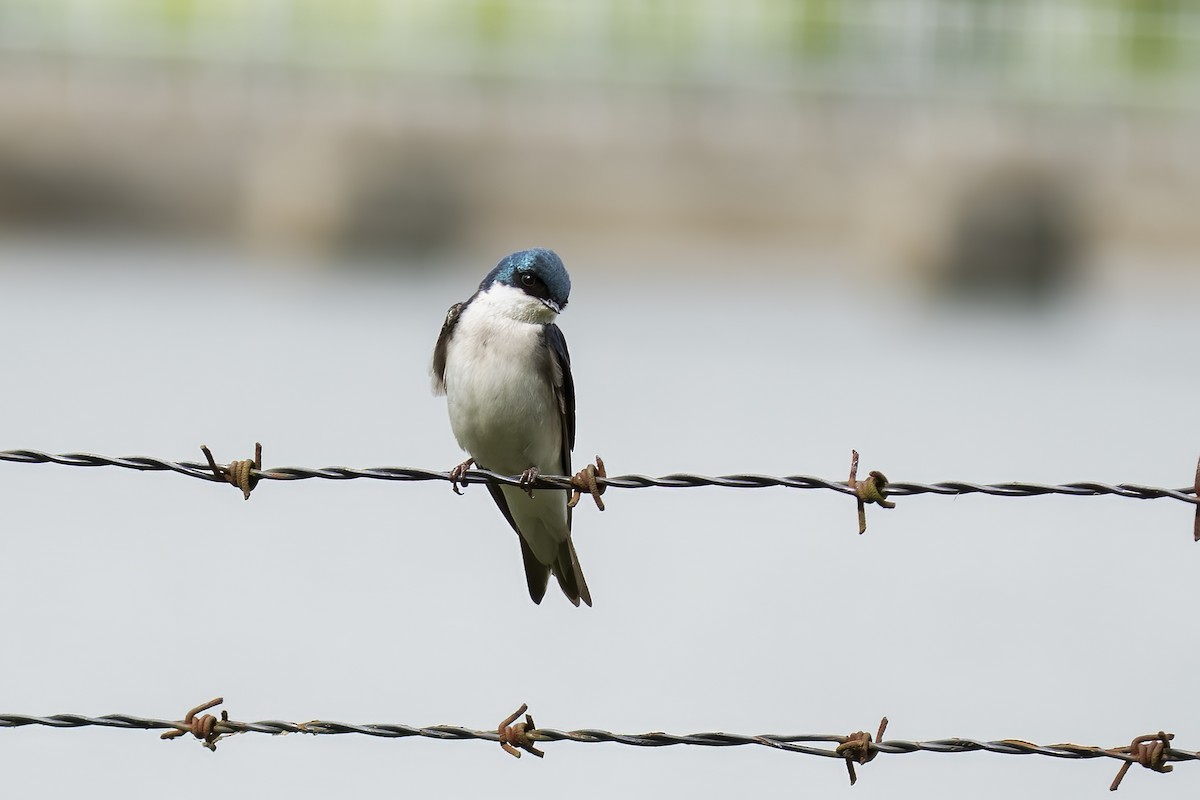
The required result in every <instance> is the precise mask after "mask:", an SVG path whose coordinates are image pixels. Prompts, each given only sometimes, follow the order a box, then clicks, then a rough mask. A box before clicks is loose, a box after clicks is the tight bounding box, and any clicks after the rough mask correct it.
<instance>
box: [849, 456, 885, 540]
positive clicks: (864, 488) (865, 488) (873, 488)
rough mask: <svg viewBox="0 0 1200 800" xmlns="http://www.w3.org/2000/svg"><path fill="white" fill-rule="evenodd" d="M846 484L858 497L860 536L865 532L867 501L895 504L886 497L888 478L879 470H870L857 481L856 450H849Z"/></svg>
mask: <svg viewBox="0 0 1200 800" xmlns="http://www.w3.org/2000/svg"><path fill="white" fill-rule="evenodd" d="M846 485H847V486H849V487H850V489H851V490H852V491H853V492H854V496H855V497H856V498H857V499H858V533H859V535H860V536H861V535H862V534H864V533H866V532H867V503H876V504H878V505H879V506H881V507H882V508H895V507H896V504H895V503H893V502H892V501H891V500H888V499H887V486H888V479H887V478H886V477H885V476H884V474H883V473H882V472H880V471H879V470H871V472H870V473H868V474H867V479H866V480H865V481H863V482H861V483H859V481H858V451H857V450H851V451H850V480H849V481H847V482H846Z"/></svg>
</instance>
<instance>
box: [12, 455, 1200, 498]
mask: <svg viewBox="0 0 1200 800" xmlns="http://www.w3.org/2000/svg"><path fill="white" fill-rule="evenodd" d="M0 461H8V462H13V463H19V464H61V465H64V466H71V467H118V468H121V469H131V470H137V471H139V472H174V473H177V474H180V475H186V476H188V477H189V478H198V479H200V480H205V481H216V482H223V481H224V480H225V479H224V478H223V477H217V476H214V475H213V472H212V470H211V469H210V468H209V467H208V465H206V464H204V463H201V462H196V461H167V460H165V459H161V458H154V457H151V456H127V457H124V458H114V457H111V456H100V455H93V454H91V453H60V454H54V453H45V452H41V451H39V450H0ZM250 474H251V475H252V476H253V477H254V478H255V479H261V480H269V481H300V480H310V479H323V480H336V481H344V480H354V479H359V478H364V479H369V480H380V481H401V482H419V481H450V480H452V477H451V475H450V473H449V472H446V471H440V470H429V469H420V468H415V467H369V468H365V469H362V468H353V467H337V466H333V467H275V468H272V469H255V470H252V471H251V473H250ZM458 482H459V483H460V484H468V483H497V484H502V485H507V486H519V485H521V478H520V476H513V475H501V474H499V473H496V472H491V471H489V470H481V469H476V470H469V471H467V472H466V473H465V474H464V475H463V477H462V478H461V479H460V480H459V481H458ZM597 483H598V484H599V485H601V486H608V487H612V488H616V489H647V488H651V487H657V488H670V489H682V488H695V487H700V486H719V487H723V488H728V489H764V488H768V487H775V486H778V487H784V488H788V489H824V490H829V491H834V492H840V493H841V494H848V495H853V494H854V493H855V492H854V490H853V489H851V488H850V487H849V485H847V483H846V482H845V481H832V480H826V479H824V478H817V477H813V476H811V475H786V476H772V475H755V474H737V475H717V476H709V475H697V474H692V473H686V472H678V473H672V474H670V475H663V476H660V477H651V476H648V475H617V476H613V477H608V478H597ZM532 485H533V486H534V487H535V488H542V489H571V488H572V486H573V485H572V483H571V478H570V477H567V476H561V475H540V476H538V478H537V480H536V481H534V482H533V484H532ZM887 493H888V495H889V496H906V495H919V494H933V495H943V496H945V495H949V496H958V495H966V494H985V495H991V496H993V497H1037V496H1040V495H1048V494H1057V495H1070V496H1074V497H1095V496H1100V495H1113V496H1116V497H1128V498H1136V499H1139V500H1150V499H1156V498H1162V497H1166V498H1171V499H1173V500H1179V501H1181V502H1184V503H1189V504H1192V505H1200V501H1198V500H1197V497H1196V490H1195V488H1194V487H1190V486H1189V487H1184V488H1180V489H1166V488H1163V487H1158V486H1143V485H1141V484H1136V483H1120V484H1115V485H1114V484H1108V483H1098V482H1094V481H1078V482H1074V483H1064V484H1045V483H1031V482H1027V481H1010V482H1006V483H972V482H969V481H941V482H938V483H906V482H900V481H897V482H890V483H888V485H887Z"/></svg>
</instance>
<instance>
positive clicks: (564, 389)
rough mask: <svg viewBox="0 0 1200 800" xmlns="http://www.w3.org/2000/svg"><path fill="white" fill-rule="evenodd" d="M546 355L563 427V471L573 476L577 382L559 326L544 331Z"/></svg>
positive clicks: (547, 327) (551, 326) (549, 327)
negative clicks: (572, 453) (572, 462)
mask: <svg viewBox="0 0 1200 800" xmlns="http://www.w3.org/2000/svg"><path fill="white" fill-rule="evenodd" d="M543 330H544V331H545V337H546V353H547V357H548V359H549V365H550V383H551V385H553V386H554V395H555V397H557V398H558V412H559V421H560V423H561V425H562V434H563V435H562V469H563V474H564V475H570V474H571V451H572V450H574V449H575V380H574V379H573V378H572V377H571V354H570V353H569V352H567V340H566V338H564V337H563V333H562V331H560V330H559V329H558V326H557V325H547V326H546V327H545V328H544V329H543Z"/></svg>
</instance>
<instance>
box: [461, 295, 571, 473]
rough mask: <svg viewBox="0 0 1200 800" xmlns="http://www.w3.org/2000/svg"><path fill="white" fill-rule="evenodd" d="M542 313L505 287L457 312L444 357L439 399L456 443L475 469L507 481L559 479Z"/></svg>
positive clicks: (555, 420)
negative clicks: (531, 473) (539, 474)
mask: <svg viewBox="0 0 1200 800" xmlns="http://www.w3.org/2000/svg"><path fill="white" fill-rule="evenodd" d="M548 311H549V310H548V309H546V307H545V306H544V305H543V304H542V303H540V302H539V301H537V300H536V298H531V297H529V296H528V295H526V294H525V293H524V292H521V291H520V290H518V289H515V288H513V287H510V286H502V285H498V286H493V287H492V288H490V289H489V290H488V291H486V292H484V293H481V294H480V295H478V296H477V297H476V298H475V299H474V300H473V301H472V302H471V303H470V304H469V305H468V306H467V307H466V308H465V309H463V311H462V313H461V316H460V317H459V319H458V323H457V325H456V326H455V328H454V331H453V334H452V336H451V339H450V342H449V343H448V345H447V352H446V373H445V383H446V401H447V407H448V409H449V412H450V426H451V428H453V430H454V436H455V438H456V439H458V443H459V445H461V446H462V448H463V449H464V450H466V451H467V452H469V453H470V454H471V456H472V457H473V458H474V459H475V460H476V462H478V463H479V465H480V466H482V467H485V468H487V469H491V470H495V471H497V472H503V473H507V474H510V475H513V474H518V473H520V472H523V471H524V470H526V469H528V468H529V467H533V466H536V467H537V468H538V469H540V470H541V471H543V472H547V473H555V474H557V473H561V471H562V466H563V465H562V464H561V463H560V462H561V460H562V459H561V441H562V440H561V437H562V430H561V428H562V425H561V422H560V420H559V413H558V400H557V398H556V396H555V394H554V387H553V386H551V385H550V380H549V372H548V370H547V368H546V363H547V362H546V358H547V354H546V349H545V346H544V344H543V341H542V327H541V326H542V324H544V323H545V322H548V321H551V320H552V319H553V314H552V313H551V315H550V319H546V318H545V316H546V313H547V312H548Z"/></svg>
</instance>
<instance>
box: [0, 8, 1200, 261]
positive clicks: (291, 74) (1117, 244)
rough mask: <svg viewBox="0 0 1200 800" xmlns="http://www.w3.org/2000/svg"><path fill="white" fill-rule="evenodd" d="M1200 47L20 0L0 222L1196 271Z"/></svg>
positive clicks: (785, 25)
mask: <svg viewBox="0 0 1200 800" xmlns="http://www.w3.org/2000/svg"><path fill="white" fill-rule="evenodd" d="M1197 44H1200V13H1198V12H1197V11H1195V10H1193V9H1192V8H1191V7H1190V5H1189V4H1184V3H1169V2H1151V3H1147V2H1142V3H1132V2H1130V3H1122V2H1117V1H1116V0H1111V1H1110V2H1107V3H1085V2H1070V1H1068V0H1056V1H1055V2H1047V3H1033V2H1011V3H1001V2H991V1H990V0H970V1H968V0H957V1H956V2H949V1H948V0H942V1H941V2H933V1H932V0H893V1H892V2H882V1H878V2H862V3H839V2H834V1H833V0H824V1H823V2H820V1H818V0H810V1H809V2H800V1H799V0H797V1H796V2H784V1H783V0H755V1H754V2H746V3H741V4H737V5H736V6H735V5H730V4H724V3H678V2H677V3H650V4H642V3H596V2H584V3H578V4H575V3H569V4H568V3H553V2H546V1H545V0H543V1H542V2H515V1H511V2H504V1H503V0H475V1H474V2H466V1H465V0H458V1H457V2H445V3H440V2H439V3H435V2H418V3H406V4H393V3H385V2H368V1H367V0H357V1H356V2H353V3H345V4H326V3H314V2H302V1H301V0H259V2H239V3H235V2H212V0H209V2H185V1H184V0H157V2H149V1H143V2H136V3H135V2H117V1H116V0H114V1H113V2H108V3H92V2H79V1H70V0H0V232H4V231H7V232H9V233H10V234H11V233H14V232H16V233H22V234H24V233H29V232H37V231H42V232H49V233H52V234H53V233H56V232H63V231H67V232H80V231H82V232H90V233H93V234H95V233H114V232H115V233H118V234H120V235H126V236H128V235H132V236H146V237H153V236H171V237H199V238H204V239H209V240H219V241H226V242H236V243H239V244H243V245H246V246H250V247H254V248H258V249H262V250H265V251H282V252H286V253H289V254H300V255H305V256H308V257H315V258H318V259H320V258H325V257H328V256H329V255H331V254H337V253H343V252H352V253H358V254H363V255H367V256H370V257H375V258H382V259H387V258H391V257H396V256H404V257H413V256H415V257H417V259H418V260H420V259H434V260H435V259H436V257H438V256H440V255H443V254H455V255H460V254H471V255H472V256H473V255H474V254H475V253H480V254H486V255H488V256H489V257H490V256H492V255H494V254H495V253H497V252H502V251H506V250H508V249H511V248H512V247H513V246H515V245H516V244H522V243H528V242H532V241H540V242H554V243H556V246H560V247H567V246H581V247H582V246H586V247H589V248H590V249H591V250H592V251H593V252H599V253H610V254H611V257H612V259H613V261H614V263H621V261H622V259H625V260H628V254H629V252H630V251H631V250H633V249H635V248H638V249H641V250H643V251H647V250H648V251H649V252H654V251H655V250H656V249H658V250H662V251H667V252H670V253H671V254H673V255H674V256H675V257H676V260H682V259H687V258H694V259H707V260H711V261H714V262H720V261H724V260H726V259H728V258H730V257H736V258H739V259H743V260H753V261H756V262H758V263H760V264H762V265H764V266H775V267H784V268H805V267H808V266H812V267H814V268H821V269H828V268H830V267H831V266H832V267H835V268H839V269H858V270H866V271H868V272H870V273H871V274H892V275H895V276H897V277H906V276H908V275H910V274H912V273H913V272H914V271H915V272H917V273H918V274H921V275H926V276H931V277H938V276H941V277H943V278H946V277H947V276H949V278H948V279H949V280H951V281H958V280H959V279H960V278H962V275H959V273H961V272H962V271H963V270H966V271H967V272H968V273H970V272H971V271H972V270H977V271H978V274H977V275H974V277H972V276H971V275H968V276H967V277H966V278H965V280H966V283H967V284H969V283H970V282H971V280H974V279H975V278H978V277H979V276H980V275H982V276H983V277H984V279H985V280H987V277H986V276H987V274H988V271H989V270H998V271H999V272H1005V271H1006V270H1007V269H1008V268H1007V267H1006V266H1005V265H1006V264H1009V263H1012V262H1020V263H1022V264H1025V265H1027V266H1028V265H1031V264H1032V265H1033V266H1031V267H1029V268H1030V269H1032V270H1033V272H1035V273H1037V272H1038V270H1041V269H1042V267H1038V266H1037V262H1038V260H1039V259H1043V260H1045V261H1046V262H1047V265H1048V266H1046V267H1045V269H1049V270H1052V271H1053V270H1067V269H1069V268H1073V267H1074V266H1075V265H1076V264H1077V262H1085V263H1086V264H1088V265H1090V266H1089V267H1088V268H1089V269H1092V270H1103V269H1104V264H1106V263H1121V262H1123V261H1124V260H1126V258H1127V256H1128V254H1134V255H1135V256H1136V260H1137V261H1138V263H1140V264H1143V265H1146V266H1147V268H1152V267H1158V268H1162V269H1175V268H1181V265H1182V268H1188V267H1189V266H1190V261H1191V260H1193V259H1192V255H1193V254H1194V253H1195V252H1196V251H1197V248H1198V247H1200V225H1197V224H1196V215H1195V209H1196V208H1197V207H1198V205H1197V204H1198V201H1200V159H1197V157H1196V156H1197V149H1196V142H1197V141H1200V139H1198V138H1197V134H1198V133H1200V113H1198V112H1200V93H1197V92H1196V91H1195V87H1196V86H1198V85H1200V81H1198V79H1200V47H1197V46H1196V45H1197ZM996 254H1001V255H999V256H997V255H996ZM1004 254H1008V255H1004ZM985 255H986V256H987V257H983V256H985ZM988 258H990V259H991V261H994V262H997V263H998V264H1000V266H998V267H989V266H988V265H987V262H988ZM972 274H974V273H972ZM1039 274H1040V273H1039ZM955 276H958V277H955ZM1043 277H1045V276H1043ZM1022 280H1024V279H1022ZM1031 280H1034V281H1037V280H1041V278H1038V277H1036V276H1035V277H1033V278H1031ZM1051 280H1056V278H1051Z"/></svg>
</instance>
